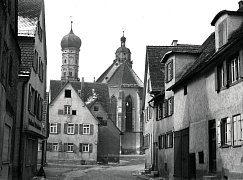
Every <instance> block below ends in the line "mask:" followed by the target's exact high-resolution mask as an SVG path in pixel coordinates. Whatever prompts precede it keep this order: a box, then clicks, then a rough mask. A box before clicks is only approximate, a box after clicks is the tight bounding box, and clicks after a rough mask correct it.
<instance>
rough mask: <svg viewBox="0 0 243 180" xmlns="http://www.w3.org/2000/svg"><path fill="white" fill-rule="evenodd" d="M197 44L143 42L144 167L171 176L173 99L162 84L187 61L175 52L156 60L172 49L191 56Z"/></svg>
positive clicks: (195, 51)
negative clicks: (173, 55) (144, 46)
mask: <svg viewBox="0 0 243 180" xmlns="http://www.w3.org/2000/svg"><path fill="white" fill-rule="evenodd" d="M198 48H199V46H198V45H184V44H177V40H174V41H173V42H172V45H171V46H147V49H146V61H145V78H144V84H145V87H144V97H143V112H144V148H145V167H146V168H147V169H152V170H155V171H158V172H159V174H163V175H164V176H168V177H172V176H173V170H174V169H173V167H174V149H173V148H174V146H173V133H174V127H173V126H174V124H173V123H174V122H173V104H174V101H173V94H172V93H171V92H166V91H165V88H166V87H167V86H168V84H169V83H171V82H173V81H174V79H175V78H177V77H178V75H179V74H181V73H182V72H181V71H182V69H181V68H180V66H181V65H184V67H186V64H187V63H189V62H190V61H189V60H188V61H185V62H183V61H181V60H180V58H179V56H178V55H176V58H175V57H173V58H174V60H173V58H172V59H170V61H169V62H167V63H164V62H163V63H162V64H161V63H160V61H161V59H162V58H163V57H164V56H167V55H169V54H170V53H172V52H183V53H184V55H185V56H192V57H194V56H196V55H197V53H198ZM184 69H185V68H184ZM184 69H183V70H184Z"/></svg>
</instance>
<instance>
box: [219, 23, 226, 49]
mask: <svg viewBox="0 0 243 180" xmlns="http://www.w3.org/2000/svg"><path fill="white" fill-rule="evenodd" d="M226 23H227V22H226V20H224V21H222V23H220V24H219V26H218V36H219V48H220V47H221V46H223V45H224V44H225V43H226V42H227V31H226V25H227V24H226Z"/></svg>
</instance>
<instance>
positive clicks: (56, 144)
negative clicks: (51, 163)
mask: <svg viewBox="0 0 243 180" xmlns="http://www.w3.org/2000/svg"><path fill="white" fill-rule="evenodd" d="M58 150H59V146H58V143H52V151H58Z"/></svg>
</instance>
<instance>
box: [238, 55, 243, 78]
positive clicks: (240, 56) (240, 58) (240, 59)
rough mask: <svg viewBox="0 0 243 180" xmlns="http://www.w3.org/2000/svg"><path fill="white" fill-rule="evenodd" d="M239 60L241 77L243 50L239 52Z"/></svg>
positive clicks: (242, 73)
mask: <svg viewBox="0 0 243 180" xmlns="http://www.w3.org/2000/svg"><path fill="white" fill-rule="evenodd" d="M239 61H240V77H241V78H243V50H241V51H240V52H239Z"/></svg>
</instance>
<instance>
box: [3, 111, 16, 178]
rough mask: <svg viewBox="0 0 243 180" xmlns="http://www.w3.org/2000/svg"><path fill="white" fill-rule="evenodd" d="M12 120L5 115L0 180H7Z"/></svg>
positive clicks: (9, 163) (9, 164)
mask: <svg viewBox="0 0 243 180" xmlns="http://www.w3.org/2000/svg"><path fill="white" fill-rule="evenodd" d="M12 121H13V119H12V118H11V117H10V116H9V115H8V114H6V116H5V121H4V126H3V139H2V142H3V147H2V164H1V176H0V180H5V179H9V169H10V168H11V167H10V166H11V160H10V153H11V134H12Z"/></svg>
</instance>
